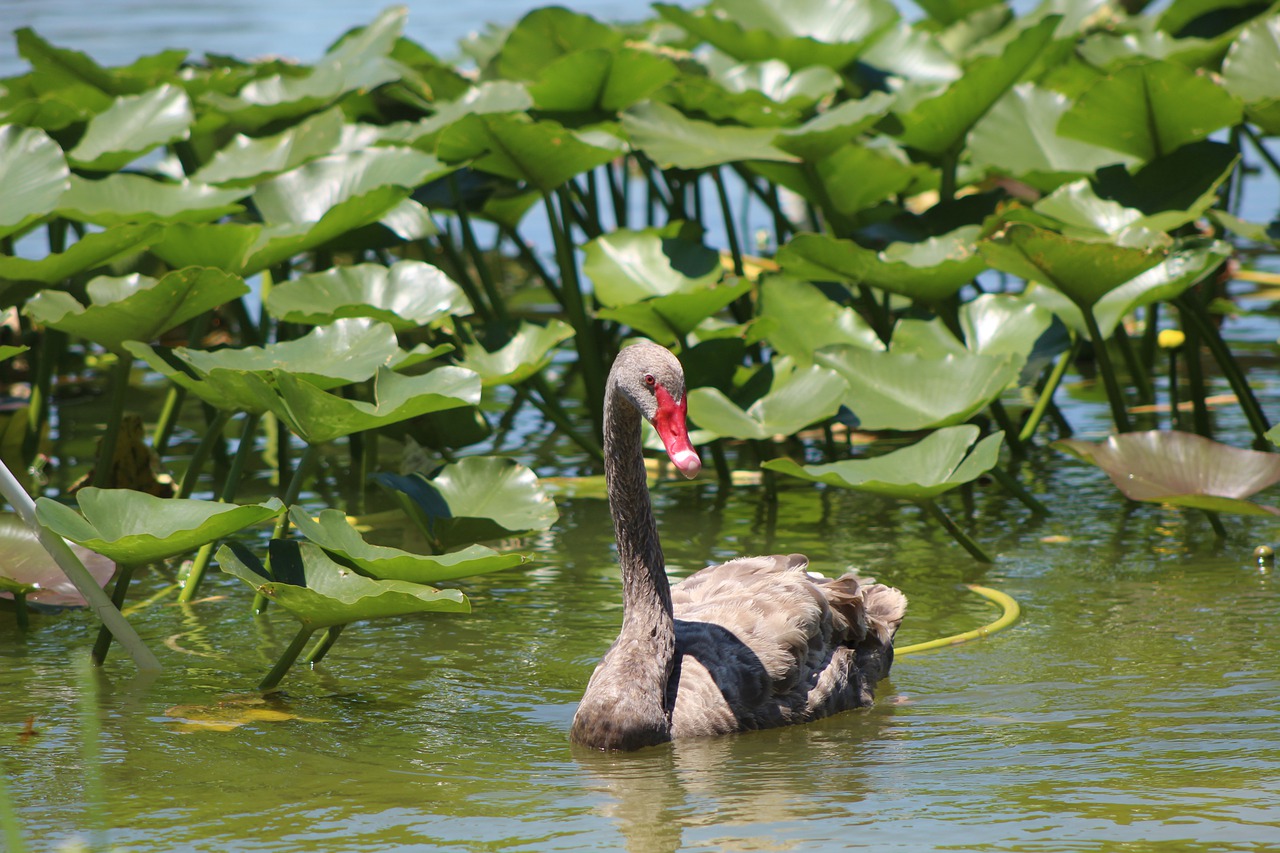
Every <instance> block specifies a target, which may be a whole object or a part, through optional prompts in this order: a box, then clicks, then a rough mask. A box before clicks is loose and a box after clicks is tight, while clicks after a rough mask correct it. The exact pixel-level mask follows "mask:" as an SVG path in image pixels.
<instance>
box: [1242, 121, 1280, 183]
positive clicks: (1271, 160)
mask: <svg viewBox="0 0 1280 853" xmlns="http://www.w3.org/2000/svg"><path fill="white" fill-rule="evenodd" d="M1237 127H1239V128H1240V129H1241V130H1242V131H1244V135H1245V136H1246V137H1248V138H1249V141H1250V142H1252V143H1253V147H1254V148H1256V149H1257V151H1258V153H1259V154H1261V155H1262V159H1263V160H1266V161H1267V165H1268V166H1270V167H1271V171H1272V172H1274V173H1275V174H1277V175H1280V160H1277V159H1276V157H1275V155H1274V154H1272V153H1271V151H1270V150H1269V149H1268V148H1267V146H1266V145H1264V144H1263V143H1262V140H1261V139H1259V138H1258V135H1257V134H1256V133H1254V132H1253V130H1252V129H1250V127H1249V125H1247V124H1244V123H1243V122H1242V123H1241V124H1239V125H1237ZM1242 171H1243V170H1242Z"/></svg>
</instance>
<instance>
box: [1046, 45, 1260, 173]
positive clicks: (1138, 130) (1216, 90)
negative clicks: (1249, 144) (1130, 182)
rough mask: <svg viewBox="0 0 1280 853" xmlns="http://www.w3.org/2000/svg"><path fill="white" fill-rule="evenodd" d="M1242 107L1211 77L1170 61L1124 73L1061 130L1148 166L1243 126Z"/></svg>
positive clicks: (1079, 107)
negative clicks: (1222, 131) (1148, 162)
mask: <svg viewBox="0 0 1280 853" xmlns="http://www.w3.org/2000/svg"><path fill="white" fill-rule="evenodd" d="M1241 113H1242V110H1241V106H1240V102H1239V101H1237V100H1236V99H1235V98H1233V97H1232V96H1231V95H1230V94H1229V93H1228V92H1227V91H1226V90H1225V89H1223V88H1222V87H1221V86H1219V85H1218V84H1216V83H1214V82H1213V81H1212V80H1210V79H1209V78H1208V77H1204V76H1200V75H1198V74H1196V73H1195V72H1193V71H1192V70H1190V69H1189V68H1187V67H1185V66H1183V65H1181V64H1179V63H1176V62H1169V61H1159V62H1147V63H1142V64H1138V65H1129V66H1126V67H1124V68H1121V69H1120V70H1119V71H1117V72H1116V73H1115V74H1113V75H1111V76H1109V77H1105V78H1103V79H1102V80H1099V81H1098V82H1097V83H1096V84H1094V85H1093V86H1092V87H1091V88H1090V89H1089V90H1088V91H1086V92H1085V93H1084V94H1083V95H1081V96H1080V98H1079V100H1077V101H1076V103H1075V105H1074V106H1073V107H1072V108H1071V109H1070V110H1068V111H1067V112H1066V114H1065V115H1063V117H1062V121H1061V123H1060V124H1059V125H1058V132H1059V133H1061V134H1062V135H1063V136H1069V137H1072V138H1074V139H1081V140H1084V141H1085V142H1090V143H1093V144H1094V145H1104V146H1106V147H1108V148H1113V149H1115V150H1117V151H1123V152H1125V153H1127V154H1132V155H1133V156H1135V157H1138V158H1140V159H1142V160H1143V161H1146V160H1152V159H1154V158H1156V157H1159V156H1162V155H1164V154H1170V153H1172V152H1173V151H1175V150H1176V149H1178V148H1180V147H1181V146H1183V145H1186V144H1187V143H1189V142H1195V141H1197V140H1200V139H1204V138H1205V137H1207V136H1208V135H1209V134H1211V133H1213V132H1214V131H1215V130H1218V129H1220V128H1223V127H1229V126H1233V125H1236V124H1239V123H1240V119H1241Z"/></svg>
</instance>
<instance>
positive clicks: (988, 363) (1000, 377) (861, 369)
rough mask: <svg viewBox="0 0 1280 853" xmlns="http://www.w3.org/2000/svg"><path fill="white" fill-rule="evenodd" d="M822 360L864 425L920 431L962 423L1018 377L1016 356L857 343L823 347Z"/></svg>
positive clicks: (1018, 362) (1018, 361)
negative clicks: (886, 349)
mask: <svg viewBox="0 0 1280 853" xmlns="http://www.w3.org/2000/svg"><path fill="white" fill-rule="evenodd" d="M814 358H815V359H816V360H817V362H818V364H820V365H823V366H824V367H826V368H828V369H830V370H834V371H836V372H837V373H838V374H839V375H840V376H841V377H842V378H843V379H844V381H845V382H846V383H847V385H848V390H847V392H846V394H845V397H844V404H845V405H846V406H847V407H848V408H849V409H850V410H851V411H852V412H853V413H854V415H856V416H857V418H858V423H859V426H860V427H861V428H862V429H865V430H904V431H905V430H920V429H934V428H937V427H944V426H952V425H955V424H960V423H963V422H964V421H966V420H968V419H969V418H971V417H973V416H974V415H975V414H977V413H978V412H980V411H982V410H983V409H984V408H986V407H987V406H988V405H990V404H991V402H992V401H993V400H995V399H996V398H998V397H999V396H1000V393H1001V392H1002V391H1004V389H1005V388H1008V387H1009V386H1010V385H1011V384H1012V383H1013V381H1014V380H1015V379H1016V378H1017V376H1018V372H1019V370H1021V368H1022V361H1023V360H1024V359H1019V358H1017V357H1015V356H1014V355H977V354H974V353H968V352H964V353H961V352H952V353H948V354H947V355H945V356H941V357H939V355H938V354H937V353H931V354H930V355H928V356H921V355H918V354H915V353H910V352H904V353H899V352H895V351H894V350H892V349H891V350H890V351H889V352H873V351H871V350H865V349H860V348H858V347H831V348H828V349H825V350H819V351H818V352H817V353H816V354H815V356H814Z"/></svg>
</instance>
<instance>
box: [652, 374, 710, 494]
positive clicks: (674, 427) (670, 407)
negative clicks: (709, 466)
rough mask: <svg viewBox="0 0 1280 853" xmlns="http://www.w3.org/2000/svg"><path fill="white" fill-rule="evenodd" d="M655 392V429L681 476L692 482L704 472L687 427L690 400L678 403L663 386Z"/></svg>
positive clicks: (683, 399)
mask: <svg viewBox="0 0 1280 853" xmlns="http://www.w3.org/2000/svg"><path fill="white" fill-rule="evenodd" d="M654 392H655V395H656V396H657V398H658V413H657V414H656V415H654V416H653V428H654V429H655V430H657V432H658V437H659V438H661V439H662V444H663V446H664V447H666V448H667V455H668V456H670V457H671V461H672V463H674V464H675V466H676V467H677V468H679V469H680V473H681V474H684V475H685V477H687V478H689V479H690V480H692V479H693V478H694V477H696V476H698V472H699V471H701V470H702V460H701V459H699V458H698V451H696V450H694V449H693V445H692V444H691V443H690V442H689V429H688V427H687V426H686V425H685V413H686V410H687V409H688V402H687V400H688V398H682V399H681V400H680V401H679V402H676V400H675V398H673V397H672V396H671V395H670V394H669V393H667V389H666V388H663V387H662V386H661V385H659V386H658V387H657V388H656V389H654Z"/></svg>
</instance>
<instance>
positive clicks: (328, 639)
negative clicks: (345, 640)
mask: <svg viewBox="0 0 1280 853" xmlns="http://www.w3.org/2000/svg"><path fill="white" fill-rule="evenodd" d="M345 627H347V626H346V625H331V626H330V627H328V628H326V629H325V632H324V636H322V637H321V638H320V639H319V640H317V641H316V644H315V645H314V646H312V647H311V651H309V652H307V658H306V661H307V663H309V664H312V665H315V664H318V663H320V661H322V660H324V656H325V655H327V654H329V649H331V648H333V644H334V643H336V642H338V637H340V636H342V629H343V628H345Z"/></svg>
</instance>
